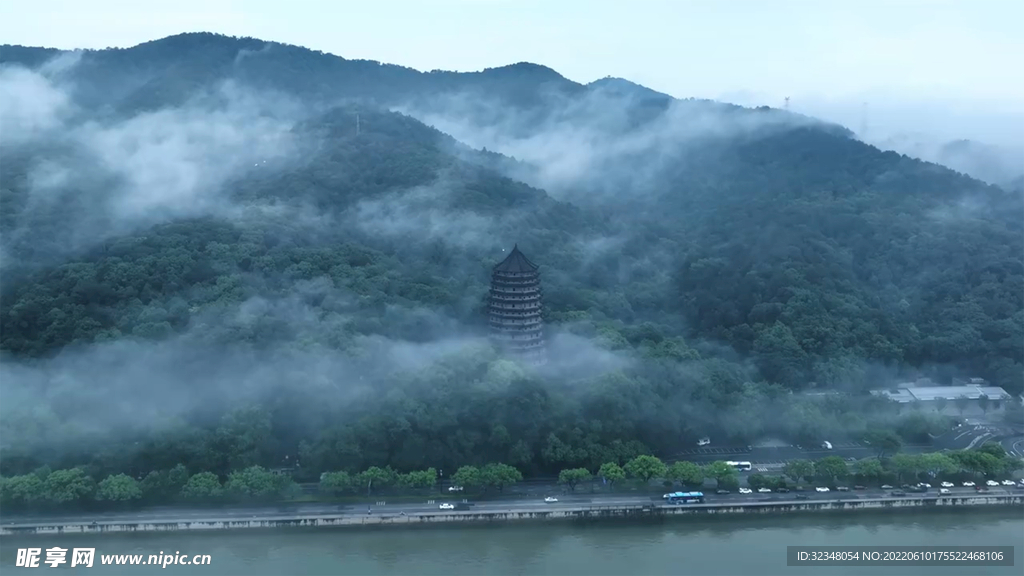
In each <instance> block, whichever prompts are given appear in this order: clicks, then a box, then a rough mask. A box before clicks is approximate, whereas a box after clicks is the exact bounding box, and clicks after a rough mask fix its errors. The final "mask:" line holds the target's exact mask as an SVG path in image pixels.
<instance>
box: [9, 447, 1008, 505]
mask: <svg viewBox="0 0 1024 576" xmlns="http://www.w3.org/2000/svg"><path fill="white" fill-rule="evenodd" d="M1019 466H1020V463H1019V462H1018V461H1017V460H1016V459H1014V458H1012V457H1008V456H1007V454H1006V452H1005V451H1004V450H1003V449H1002V447H1001V446H1000V445H998V444H995V443H987V444H984V445H982V446H981V447H979V448H978V449H976V450H956V451H952V452H933V453H927V454H905V453H898V454H894V455H891V456H890V457H886V458H865V459H862V460H857V461H855V462H852V463H848V462H846V461H844V460H843V459H842V458H839V457H837V456H828V457H825V458H822V459H820V460H817V461H810V460H794V461H792V462H789V463H788V464H787V465H786V468H785V469H784V470H783V475H781V476H779V475H772V476H768V475H763V474H757V473H755V474H750V475H748V476H747V477H746V482H745V484H746V485H747V486H749V487H750V488H752V489H755V490H756V489H759V488H770V489H773V490H779V489H783V488H788V487H793V488H799V487H801V486H803V485H804V484H806V483H816V484H818V485H824V486H829V487H833V488H834V487H836V485H837V483H838V482H843V481H847V480H849V481H852V482H853V483H856V484H858V485H877V484H887V483H893V484H900V483H904V482H918V481H927V482H938V481H945V480H958V481H962V480H979V479H981V478H984V479H993V478H1005V477H1006V476H1007V474H1010V473H1011V472H1013V471H1015V470H1017V469H1018V468H1019ZM442 474H443V473H442V472H440V471H438V470H435V469H434V468H427V469H425V470H414V471H411V472H408V473H405V474H401V473H398V472H396V471H395V470H393V469H391V468H390V467H384V468H380V467H377V466H372V467H370V468H368V469H366V470H363V471H362V472H359V473H358V474H349V473H348V472H344V471H339V472H324V473H323V474H321V475H320V481H319V483H318V484H317V492H318V494H319V497H321V498H345V497H355V496H372V495H397V496H425V495H433V494H434V493H435V492H437V491H438V490H441V493H442V494H444V493H447V494H448V495H449V496H451V495H455V496H458V497H460V498H462V497H465V496H466V495H467V494H475V495H481V494H487V493H490V494H491V495H494V494H500V493H502V492H503V491H504V489H505V488H506V487H508V486H513V485H515V484H517V483H519V482H522V481H523V475H522V473H521V472H520V471H519V470H518V469H517V468H515V467H514V466H510V465H508V464H502V463H490V464H486V465H484V466H481V467H477V466H460V467H459V468H458V469H457V470H455V472H454V473H453V474H451V475H450V477H447V478H444V477H442ZM658 480H660V481H661V483H660V485H659V487H658V488H662V489H672V488H673V487H675V486H676V485H677V484H678V485H681V486H683V487H685V488H687V489H694V490H700V489H703V488H704V487H705V486H707V485H709V481H710V483H711V485H712V486H714V487H715V488H717V489H718V490H723V489H724V490H729V491H735V490H736V489H738V488H739V487H740V478H739V475H738V473H737V471H736V469H735V468H733V467H731V466H729V465H728V464H727V463H725V462H710V463H708V464H706V465H703V466H700V465H697V464H694V463H693V462H688V461H685V460H681V461H678V462H675V463H673V464H670V465H667V464H665V463H664V462H662V461H661V460H660V459H659V458H656V457H654V456H650V455H646V454H643V455H639V456H636V457H634V458H632V459H630V460H629V461H628V462H626V463H625V465H624V466H619V465H618V464H617V463H615V462H606V463H604V464H602V465H601V466H600V467H598V468H595V469H593V471H591V469H588V468H566V469H563V470H561V472H560V473H559V474H558V477H557V479H556V482H557V483H558V484H560V485H562V486H563V487H564V489H565V490H567V491H569V492H575V491H576V490H577V488H578V487H580V486H581V485H586V486H587V487H588V488H589V490H590V491H591V492H594V491H597V490H598V489H600V490H602V491H604V492H615V491H624V490H637V489H639V490H641V491H646V490H651V489H652V483H653V482H656V481H658ZM442 481H444V482H442ZM445 486H447V487H448V490H447V492H446V491H445V490H444V488H445ZM435 497H436V496H435ZM297 498H303V490H302V488H301V487H300V486H299V485H298V484H296V483H295V482H294V481H293V480H292V478H291V477H289V476H288V475H287V474H283V473H279V472H277V473H275V472H273V471H269V470H266V469H264V468H262V467H260V466H250V467H248V468H245V469H242V470H239V471H236V472H232V473H231V474H229V475H228V476H227V478H226V479H225V481H224V482H221V480H220V479H219V478H218V477H217V475H216V474H213V473H210V472H197V473H194V474H191V475H190V474H189V472H188V469H187V468H185V467H184V466H182V465H181V464H178V465H177V466H175V467H174V468H171V469H170V470H160V471H152V472H150V473H149V474H147V475H145V476H144V477H140V479H138V480H136V479H135V478H132V477H131V476H128V475H126V474H111V475H109V476H107V477H106V478H104V479H102V480H100V481H96V480H95V479H94V478H93V477H92V476H90V475H88V474H87V473H86V471H84V470H83V469H81V468H72V469H66V470H53V471H51V470H49V469H48V468H40V469H38V470H35V471H33V472H31V473H29V474H24V475H20V476H12V477H0V504H2V505H3V506H4V507H5V509H6V510H16V511H30V510H31V511H38V510H47V509H54V508H58V509H59V508H66V507H83V508H92V509H96V508H100V509H102V508H116V507H126V506H137V505H140V504H168V503H172V502H177V503H183V504H190V505H206V504H218V503H225V502H247V503H256V502H276V501H286V500H294V499H297ZM306 499H308V498H306Z"/></svg>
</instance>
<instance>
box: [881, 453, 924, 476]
mask: <svg viewBox="0 0 1024 576" xmlns="http://www.w3.org/2000/svg"><path fill="white" fill-rule="evenodd" d="M889 467H890V468H891V469H892V471H893V472H895V473H896V478H898V479H899V480H900V481H901V482H902V481H904V480H905V479H906V478H908V477H915V476H917V475H918V474H920V473H921V470H922V466H921V457H920V456H918V455H917V454H897V455H895V456H893V457H892V458H891V459H890V460H889Z"/></svg>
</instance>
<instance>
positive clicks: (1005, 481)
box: [1003, 480, 1017, 486]
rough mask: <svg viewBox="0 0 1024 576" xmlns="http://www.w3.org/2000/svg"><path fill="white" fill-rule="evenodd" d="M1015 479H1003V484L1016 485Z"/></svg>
mask: <svg viewBox="0 0 1024 576" xmlns="http://www.w3.org/2000/svg"><path fill="white" fill-rule="evenodd" d="M1016 485H1017V484H1016V483H1014V481H1013V480H1003V486H1016Z"/></svg>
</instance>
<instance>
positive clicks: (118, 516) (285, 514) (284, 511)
mask: <svg viewBox="0 0 1024 576" xmlns="http://www.w3.org/2000/svg"><path fill="white" fill-rule="evenodd" d="M952 492H953V494H952V495H954V496H968V495H973V494H975V491H974V490H973V489H971V488H953V489H952ZM1022 493H1024V492H1022V491H1021V490H1019V489H1017V490H1012V491H1011V490H1007V489H1004V488H1002V487H1000V488H992V489H990V491H989V494H992V495H1006V494H1022ZM706 494H707V503H708V504H720V503H726V502H729V503H755V502H789V501H792V502H800V501H799V500H796V499H795V498H794V494H793V493H789V494H753V495H743V494H725V495H716V494H713V493H706ZM804 494H806V495H807V497H808V500H807V501H813V500H819V501H825V500H840V499H842V500H855V499H860V498H882V497H885V496H886V495H887V492H886V491H883V490H880V489H870V490H862V491H852V492H836V491H833V492H828V493H819V492H805V493H804ZM928 495H930V496H935V495H936V492H935V491H934V490H932V491H930V493H929V494H928ZM919 496H920V495H918V494H911V495H910V497H919ZM644 504H656V505H659V506H660V505H664V504H665V503H664V501H663V500H662V499H661V498H659V497H658V496H653V497H652V496H626V495H621V496H617V495H609V496H602V497H597V498H595V497H590V496H583V495H580V496H573V495H570V496H560V497H559V501H558V502H556V503H550V504H548V503H545V502H544V501H543V500H542V499H540V498H529V499H515V500H491V501H479V502H473V503H471V506H472V508H471V510H473V511H475V512H501V511H510V512H511V511H516V510H519V511H524V510H531V509H538V508H540V509H550V510H563V511H564V510H572V509H578V508H580V507H604V506H613V507H614V506H640V505H644ZM367 510H369V511H370V512H371V513H372V514H384V515H397V514H400V513H402V512H405V513H406V514H424V513H437V514H441V513H450V512H444V511H441V510H440V509H439V503H438V502H435V501H433V500H428V501H425V502H421V503H409V502H404V503H396V504H387V503H377V502H369V503H367V504H361V505H332V504H294V505H287V506H268V507H260V508H256V507H250V508H233V509H222V510H208V509H207V510H202V509H173V508H167V509H151V510H143V511H138V512H108V513H96V514H68V515H59V516H58V515H55V516H43V517H21V518H13V517H10V516H7V517H5V518H4V519H3V524H4V525H5V526H24V525H39V524H87V523H93V522H96V523H104V524H106V523H114V524H117V523H133V524H134V523H147V522H198V521H222V520H255V519H263V520H270V519H283V518H294V517H296V516H335V515H353V514H358V515H362V514H366V513H367Z"/></svg>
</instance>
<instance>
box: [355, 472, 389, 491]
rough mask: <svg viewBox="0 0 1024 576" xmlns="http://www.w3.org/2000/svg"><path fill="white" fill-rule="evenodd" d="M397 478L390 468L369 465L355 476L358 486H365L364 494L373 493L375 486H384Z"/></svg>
mask: <svg viewBox="0 0 1024 576" xmlns="http://www.w3.org/2000/svg"><path fill="white" fill-rule="evenodd" d="M397 479H398V475H397V474H395V471H394V470H392V469H391V468H381V467H379V466H370V467H369V468H367V469H366V470H363V471H362V472H360V473H359V474H358V475H357V476H356V483H357V484H358V485H359V486H366V494H367V495H370V494H372V493H373V490H374V489H375V488H386V487H388V486H390V485H391V484H393V483H394V482H395V481H396V480H397Z"/></svg>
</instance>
